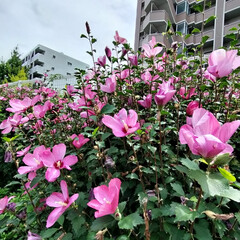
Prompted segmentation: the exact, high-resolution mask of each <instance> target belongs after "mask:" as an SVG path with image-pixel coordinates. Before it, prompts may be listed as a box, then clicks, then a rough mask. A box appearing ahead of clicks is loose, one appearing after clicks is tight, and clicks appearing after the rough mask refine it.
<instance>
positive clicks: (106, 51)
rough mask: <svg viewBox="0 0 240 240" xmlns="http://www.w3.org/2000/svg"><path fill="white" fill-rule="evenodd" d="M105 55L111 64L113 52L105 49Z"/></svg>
mask: <svg viewBox="0 0 240 240" xmlns="http://www.w3.org/2000/svg"><path fill="white" fill-rule="evenodd" d="M105 54H106V56H107V58H108V60H109V61H110V62H111V56H112V52H111V50H110V49H109V48H108V47H106V48H105Z"/></svg>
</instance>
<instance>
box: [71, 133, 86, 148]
mask: <svg viewBox="0 0 240 240" xmlns="http://www.w3.org/2000/svg"><path fill="white" fill-rule="evenodd" d="M70 138H71V139H72V140H73V142H72V144H73V146H74V147H75V148H77V149H79V148H81V147H82V146H83V145H84V144H85V143H87V142H88V141H89V140H90V139H89V138H84V136H83V135H82V134H79V135H77V134H73V135H72V136H70Z"/></svg>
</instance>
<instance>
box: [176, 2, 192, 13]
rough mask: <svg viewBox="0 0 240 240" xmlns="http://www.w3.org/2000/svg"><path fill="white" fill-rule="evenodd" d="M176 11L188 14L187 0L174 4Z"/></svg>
mask: <svg viewBox="0 0 240 240" xmlns="http://www.w3.org/2000/svg"><path fill="white" fill-rule="evenodd" d="M176 12H177V14H180V13H183V12H186V13H187V14H189V5H188V2H187V1H184V2H181V3H179V4H177V6H176Z"/></svg>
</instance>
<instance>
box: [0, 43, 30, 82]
mask: <svg viewBox="0 0 240 240" xmlns="http://www.w3.org/2000/svg"><path fill="white" fill-rule="evenodd" d="M20 56H21V55H20V53H19V51H18V47H15V48H14V49H13V51H12V52H11V57H10V58H9V59H8V60H7V61H6V62H4V61H2V62H1V63H0V84H1V83H4V82H11V81H17V80H14V79H16V78H15V77H16V76H19V74H20V75H22V76H23V75H24V79H27V78H28V77H27V75H28V73H27V69H26V68H25V67H22V60H21V58H20ZM25 76H26V77H25ZM24 79H19V80H24Z"/></svg>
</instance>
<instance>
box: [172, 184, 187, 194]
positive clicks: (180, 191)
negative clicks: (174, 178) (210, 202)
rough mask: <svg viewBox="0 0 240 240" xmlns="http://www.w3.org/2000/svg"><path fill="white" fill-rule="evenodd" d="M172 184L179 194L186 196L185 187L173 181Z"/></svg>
mask: <svg viewBox="0 0 240 240" xmlns="http://www.w3.org/2000/svg"><path fill="white" fill-rule="evenodd" d="M171 186H172V188H173V190H174V191H175V192H176V193H177V194H178V195H179V196H184V195H185V193H184V191H183V188H182V186H181V185H180V184H178V183H171Z"/></svg>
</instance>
